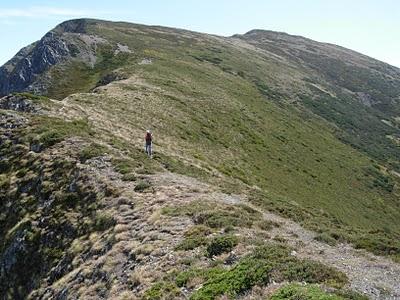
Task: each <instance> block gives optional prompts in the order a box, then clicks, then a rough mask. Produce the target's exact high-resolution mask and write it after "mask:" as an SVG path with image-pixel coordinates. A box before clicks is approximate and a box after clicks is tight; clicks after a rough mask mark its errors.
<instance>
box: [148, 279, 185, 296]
mask: <svg viewBox="0 0 400 300" xmlns="http://www.w3.org/2000/svg"><path fill="white" fill-rule="evenodd" d="M179 294H180V291H179V289H178V287H177V286H176V285H175V284H174V283H170V282H157V283H155V284H154V285H153V286H152V287H151V288H149V289H148V290H147V291H146V292H145V293H144V296H143V300H161V299H173V298H175V297H177V296H179Z"/></svg>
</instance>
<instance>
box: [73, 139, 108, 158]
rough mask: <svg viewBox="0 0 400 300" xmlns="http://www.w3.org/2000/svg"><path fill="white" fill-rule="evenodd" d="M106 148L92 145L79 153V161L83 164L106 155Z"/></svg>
mask: <svg viewBox="0 0 400 300" xmlns="http://www.w3.org/2000/svg"><path fill="white" fill-rule="evenodd" d="M105 152H106V148H105V147H104V146H102V145H99V144H96V143H91V144H90V145H88V146H86V147H85V148H83V149H82V150H81V151H80V152H79V159H80V161H81V162H85V161H86V160H88V159H91V158H93V157H98V156H101V155H104V153H105Z"/></svg>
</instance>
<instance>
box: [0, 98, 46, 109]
mask: <svg viewBox="0 0 400 300" xmlns="http://www.w3.org/2000/svg"><path fill="white" fill-rule="evenodd" d="M0 109H7V110H15V111H21V112H38V111H39V110H40V108H39V107H38V106H37V105H35V104H34V103H33V102H32V100H30V99H27V98H26V97H24V96H20V95H9V96H6V97H3V98H1V99H0Z"/></svg>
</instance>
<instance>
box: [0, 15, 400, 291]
mask: <svg viewBox="0 0 400 300" xmlns="http://www.w3.org/2000/svg"><path fill="white" fill-rule="evenodd" d="M0 95H1V96H2V97H3V98H1V99H0V171H1V174H0V205H1V213H0V241H1V243H0V295H1V297H3V298H5V299H26V298H28V299H38V298H40V299H99V298H107V299H187V298H190V299H217V298H218V297H227V298H229V299H230V298H235V299H236V298H238V299H255V298H271V299H286V298H287V297H288V295H306V296H305V297H311V296H312V297H317V298H323V297H327V296H329V297H332V299H364V298H365V297H370V298H372V299H384V298H388V299H390V298H391V297H392V298H396V297H400V288H399V286H398V282H399V281H400V266H399V264H398V263H399V259H400V243H399V241H400V197H399V196H400V193H399V183H400V150H399V143H400V105H399V104H400V103H399V102H400V69H398V68H395V67H393V66H390V65H388V64H385V63H383V62H380V61H377V60H375V59H372V58H370V57H367V56H365V55H362V54H360V53H357V52H354V51H352V50H349V49H345V48H343V47H339V46H335V45H332V44H324V43H319V42H316V41H313V40H310V39H307V38H303V37H299V36H292V35H289V34H286V33H278V32H272V31H265V30H252V31H250V32H248V33H246V34H243V35H234V36H231V37H221V36H216V35H209V34H204V33H197V32H191V31H188V30H181V29H175V28H166V27H160V26H144V25H139V24H130V23H123V22H108V21H101V20H93V19H79V20H71V21H66V22H64V23H62V24H60V25H58V26H57V27H56V28H54V29H53V30H51V31H50V32H49V33H47V34H46V35H45V36H44V37H43V38H42V39H41V40H40V41H37V42H34V43H33V44H31V45H29V46H27V47H25V48H23V49H22V50H21V51H19V52H18V53H17V55H16V56H15V57H14V58H12V59H11V60H10V61H9V62H7V63H6V64H5V65H4V66H2V67H1V68H0ZM148 129H150V130H151V131H152V133H153V142H154V156H153V159H149V158H148V157H147V156H146V155H145V153H144V150H143V147H144V134H145V132H146V130H148ZM303 283H307V284H306V285H304V284H303ZM299 297H300V296H299Z"/></svg>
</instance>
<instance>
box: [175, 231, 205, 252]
mask: <svg viewBox="0 0 400 300" xmlns="http://www.w3.org/2000/svg"><path fill="white" fill-rule="evenodd" d="M210 233H211V230H210V228H209V227H207V226H203V225H195V226H193V227H191V228H190V229H189V230H188V231H186V232H185V239H184V240H183V241H182V242H180V243H179V244H178V246H177V247H176V248H175V249H176V250H193V249H195V248H197V247H200V246H203V245H206V244H207V236H208V235H209V234H210Z"/></svg>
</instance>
